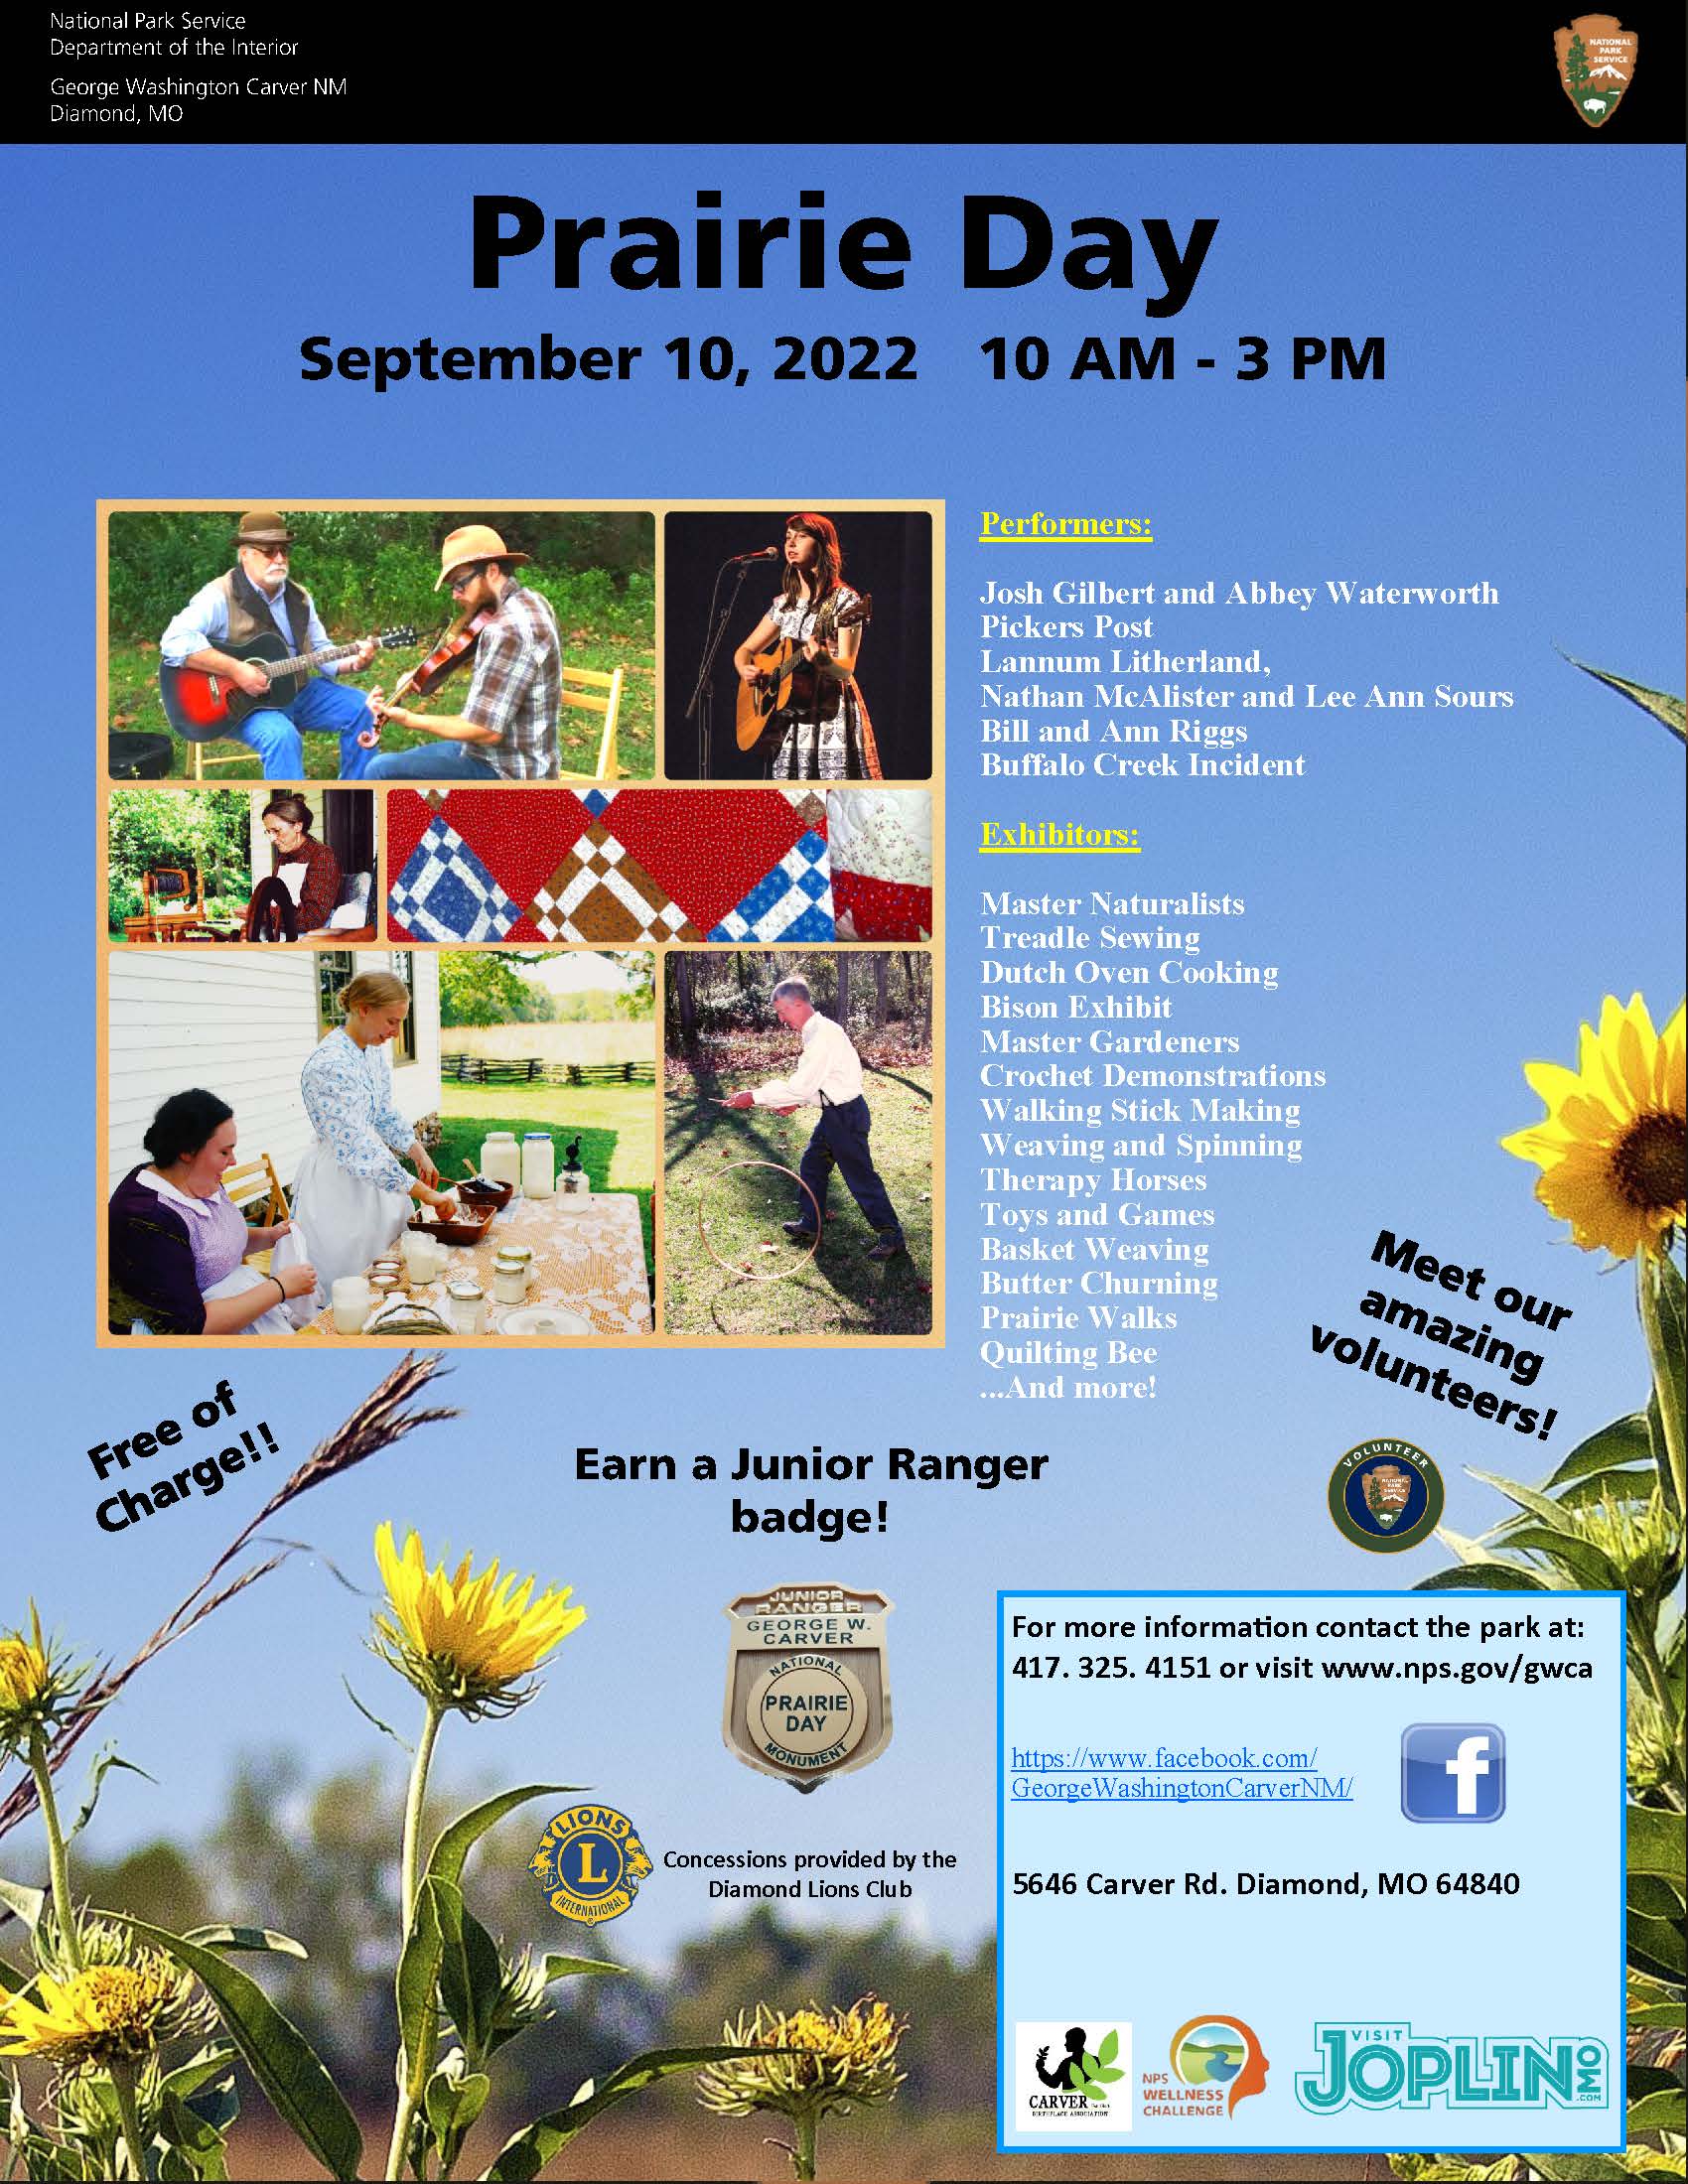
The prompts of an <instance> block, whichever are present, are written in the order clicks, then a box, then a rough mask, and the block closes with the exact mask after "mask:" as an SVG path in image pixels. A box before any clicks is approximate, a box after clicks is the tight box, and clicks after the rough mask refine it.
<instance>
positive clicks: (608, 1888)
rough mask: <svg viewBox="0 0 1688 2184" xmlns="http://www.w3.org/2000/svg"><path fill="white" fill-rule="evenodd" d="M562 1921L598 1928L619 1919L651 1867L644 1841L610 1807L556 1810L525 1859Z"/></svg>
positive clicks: (630, 1825)
mask: <svg viewBox="0 0 1688 2184" xmlns="http://www.w3.org/2000/svg"><path fill="white" fill-rule="evenodd" d="M527 1869H528V1871H529V1872H530V1873H533V1874H536V1875H537V1876H538V1879H539V1884H540V1886H541V1887H542V1888H543V1889H544V1890H545V1893H546V1895H547V1896H548V1897H549V1898H550V1903H551V1909H552V1910H553V1911H555V1912H556V1914H557V1916H558V1918H560V1919H583V1920H585V1921H586V1923H587V1924H588V1925H589V1926H600V1925H602V1924H603V1922H604V1921H605V1920H606V1919H619V1918H620V1917H621V1915H622V1913H623V1912H624V1911H625V1910H626V1909H627V1908H628V1906H629V1904H631V1903H632V1902H633V1898H634V1896H636V1895H637V1894H638V1884H639V1882H640V1881H641V1880H643V1879H644V1878H645V1877H646V1875H647V1874H648V1873H649V1872H650V1870H651V1865H650V1858H649V1856H648V1854H647V1852H646V1850H645V1847H644V1844H643V1843H640V1841H639V1840H638V1837H637V1836H636V1835H635V1834H634V1833H633V1822H632V1821H631V1820H629V1818H628V1816H627V1814H626V1813H618V1812H617V1811H616V1809H615V1807H614V1806H613V1805H576V1806H572V1807H571V1808H570V1809H569V1811H568V1812H566V1813H559V1814H558V1815H557V1817H556V1819H555V1820H553V1821H552V1823H551V1825H550V1827H549V1828H547V1829H546V1831H545V1833H544V1834H543V1835H542V1836H541V1837H540V1838H539V1847H538V1849H537V1850H535V1851H534V1853H533V1855H532V1857H530V1858H529V1859H528V1861H527Z"/></svg>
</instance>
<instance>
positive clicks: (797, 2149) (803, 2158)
mask: <svg viewBox="0 0 1688 2184" xmlns="http://www.w3.org/2000/svg"><path fill="white" fill-rule="evenodd" d="M791 2120H792V2121H793V2122H794V2123H795V2125H796V2127H797V2143H796V2144H795V2146H793V2147H792V2149H791V2173H792V2175H793V2176H795V2178H796V2179H797V2184H814V2174H815V2151H816V2147H815V2141H816V2140H817V2139H818V2138H819V2136H820V2117H819V2116H793V2117H792V2119H791Z"/></svg>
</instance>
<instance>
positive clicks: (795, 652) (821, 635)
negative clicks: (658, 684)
mask: <svg viewBox="0 0 1688 2184" xmlns="http://www.w3.org/2000/svg"><path fill="white" fill-rule="evenodd" d="M834 596H836V595H834ZM873 611H874V603H873V594H872V593H871V592H864V593H863V594H862V596H861V598H860V599H859V600H857V602H856V604H855V605H854V606H853V607H840V608H834V607H833V605H832V603H831V601H830V600H827V601H824V602H823V603H822V605H821V610H820V613H819V614H816V616H815V618H814V627H813V628H812V629H811V630H810V632H809V635H810V636H811V637H813V638H815V639H817V640H818V641H820V642H822V643H824V642H825V640H826V639H827V638H828V637H830V636H831V635H833V634H834V632H835V631H837V630H839V629H852V628H854V627H855V625H856V624H857V623H858V622H863V621H870V620H871V619H872V618H873ZM752 659H753V661H754V664H755V666H756V670H757V679H756V681H755V682H754V683H748V682H741V683H740V685H739V709H738V712H737V714H736V716H735V717H734V721H733V734H734V737H735V738H736V740H737V742H738V746H739V749H740V750H741V751H754V750H755V749H756V747H757V745H758V744H759V743H761V741H762V739H763V737H764V736H765V735H766V734H767V732H768V726H769V723H770V722H771V721H772V720H773V718H774V715H775V714H776V713H805V712H807V711H808V710H809V708H810V707H811V706H812V705H813V704H814V702H815V696H816V693H817V690H818V686H819V683H820V674H821V671H820V669H819V668H818V667H817V666H816V665H815V664H814V662H813V661H812V660H806V659H804V657H803V646H802V643H801V642H793V641H792V640H791V639H789V638H783V639H781V641H780V642H779V644H778V645H777V646H776V647H775V648H774V650H773V651H772V652H757V653H754V654H753V655H752Z"/></svg>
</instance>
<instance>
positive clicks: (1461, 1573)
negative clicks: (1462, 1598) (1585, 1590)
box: [1413, 1563, 1552, 1592]
mask: <svg viewBox="0 0 1688 2184" xmlns="http://www.w3.org/2000/svg"><path fill="white" fill-rule="evenodd" d="M1473 1589H1480V1590H1482V1591H1493V1592H1547V1591H1550V1590H1551V1589H1552V1588H1551V1587H1550V1586H1549V1585H1548V1584H1547V1583H1546V1582H1545V1580H1544V1579H1542V1578H1541V1577H1539V1576H1537V1574H1536V1572H1535V1571H1534V1570H1520V1569H1519V1568H1518V1567H1517V1565H1516V1564H1515V1563H1466V1564H1464V1565H1463V1566H1462V1567H1461V1568H1460V1569H1458V1570H1433V1571H1432V1573H1431V1574H1430V1575H1429V1576H1428V1577H1421V1578H1420V1579H1419V1581H1418V1583H1417V1584H1416V1585H1414V1587H1413V1590H1414V1591H1415V1592H1458V1591H1471V1590H1473Z"/></svg>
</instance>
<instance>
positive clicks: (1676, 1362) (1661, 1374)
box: [1635, 1251, 1688, 1517]
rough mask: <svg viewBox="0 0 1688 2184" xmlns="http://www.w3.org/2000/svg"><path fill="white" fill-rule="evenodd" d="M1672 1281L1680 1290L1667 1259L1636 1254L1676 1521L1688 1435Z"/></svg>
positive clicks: (1684, 1496)
mask: <svg viewBox="0 0 1688 2184" xmlns="http://www.w3.org/2000/svg"><path fill="white" fill-rule="evenodd" d="M1672 1282H1674V1284H1675V1286H1676V1288H1677V1289H1678V1290H1680V1288H1681V1283H1682V1278H1681V1276H1680V1275H1679V1274H1677V1272H1676V1269H1675V1267H1674V1266H1673V1265H1672V1264H1671V1262H1670V1261H1669V1260H1667V1259H1662V1258H1655V1257H1654V1255H1653V1254H1652V1253H1651V1252H1649V1251H1639V1252H1637V1253H1636V1254H1635V1289H1636V1302H1637V1304H1638V1305H1639V1307H1640V1313H1641V1327H1642V1331H1643V1332H1644V1333H1645V1335H1646V1338H1647V1359H1648V1362H1649V1363H1650V1364H1651V1366H1652V1369H1653V1393H1654V1395H1655V1396H1656V1397H1657V1398H1658V1408H1659V1422H1660V1424H1661V1425H1662V1426H1663V1428H1664V1453H1665V1463H1666V1466H1667V1469H1668V1473H1669V1477H1670V1483H1671V1487H1672V1490H1673V1494H1674V1499H1675V1503H1676V1513H1677V1516H1678V1517H1680V1516H1681V1515H1682V1513H1683V1511H1684V1509H1685V1508H1688V1432H1685V1430H1684V1426H1683V1386H1682V1379H1683V1362H1682V1354H1681V1349H1680V1346H1679V1345H1680V1337H1679V1336H1678V1337H1676V1339H1673V1338H1672V1337H1673V1334H1674V1332H1675V1326H1674V1323H1675V1322H1676V1321H1678V1320H1679V1319H1680V1316H1681V1307H1680V1303H1679V1302H1677V1303H1676V1304H1675V1307H1674V1308H1672V1307H1671V1305H1670V1304H1667V1303H1666V1302H1665V1298H1664V1296H1663V1292H1664V1290H1665V1287H1666V1285H1667V1284H1668V1283H1672ZM1661 1305H1663V1306H1664V1309H1663V1310H1661V1308H1660V1307H1661Z"/></svg>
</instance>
